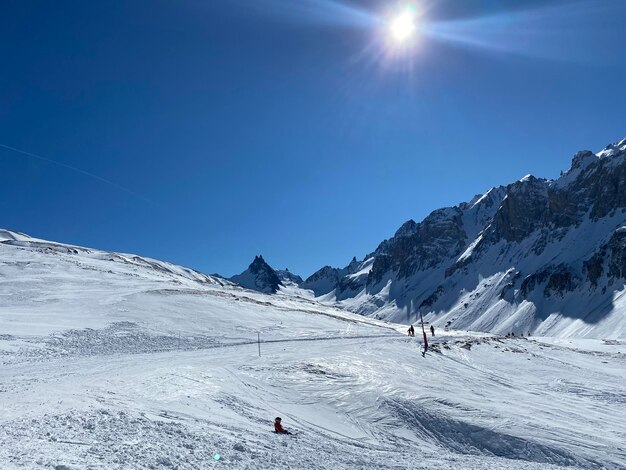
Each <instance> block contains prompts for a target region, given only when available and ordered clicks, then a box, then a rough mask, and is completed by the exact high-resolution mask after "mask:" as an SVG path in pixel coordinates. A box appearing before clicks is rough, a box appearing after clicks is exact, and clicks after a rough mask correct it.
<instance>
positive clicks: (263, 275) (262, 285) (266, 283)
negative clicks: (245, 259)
mask: <svg viewBox="0 0 626 470" xmlns="http://www.w3.org/2000/svg"><path fill="white" fill-rule="evenodd" d="M230 280H231V281H232V282H234V283H235V284H239V285H240V286H241V287H245V288H247V289H252V290H256V291H259V292H265V293H271V294H273V293H276V292H277V291H278V289H279V287H280V286H283V283H282V281H281V279H280V278H279V277H278V274H276V271H274V270H273V269H272V267H271V266H270V265H269V264H267V263H266V262H265V260H264V259H263V256H261V255H259V256H255V257H254V261H252V263H250V266H248V269H246V270H245V271H244V272H242V273H241V274H237V275H235V276H233V277H231V278H230Z"/></svg>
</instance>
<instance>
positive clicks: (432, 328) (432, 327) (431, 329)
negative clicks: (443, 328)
mask: <svg viewBox="0 0 626 470" xmlns="http://www.w3.org/2000/svg"><path fill="white" fill-rule="evenodd" d="M430 334H431V335H433V336H435V327H434V326H433V325H430Z"/></svg>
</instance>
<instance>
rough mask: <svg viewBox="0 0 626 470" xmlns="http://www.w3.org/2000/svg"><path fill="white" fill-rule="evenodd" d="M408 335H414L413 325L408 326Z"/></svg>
mask: <svg viewBox="0 0 626 470" xmlns="http://www.w3.org/2000/svg"><path fill="white" fill-rule="evenodd" d="M409 336H415V328H413V325H411V326H409Z"/></svg>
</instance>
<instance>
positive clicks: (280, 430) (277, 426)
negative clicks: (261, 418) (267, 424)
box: [274, 418, 291, 434]
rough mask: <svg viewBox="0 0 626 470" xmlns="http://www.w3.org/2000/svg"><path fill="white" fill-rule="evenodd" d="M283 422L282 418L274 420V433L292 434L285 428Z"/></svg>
mask: <svg viewBox="0 0 626 470" xmlns="http://www.w3.org/2000/svg"><path fill="white" fill-rule="evenodd" d="M281 421H282V420H281V419H280V418H276V419H275V420H274V432H275V433H278V434H291V433H290V432H289V431H287V430H286V429H284V428H283V426H282V424H280V422H281Z"/></svg>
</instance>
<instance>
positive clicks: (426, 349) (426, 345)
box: [420, 312, 428, 352]
mask: <svg viewBox="0 0 626 470" xmlns="http://www.w3.org/2000/svg"><path fill="white" fill-rule="evenodd" d="M420 320H421V323H422V334H423V335H424V352H426V351H428V337H427V336H426V330H425V329H424V317H423V316H422V312H420Z"/></svg>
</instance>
